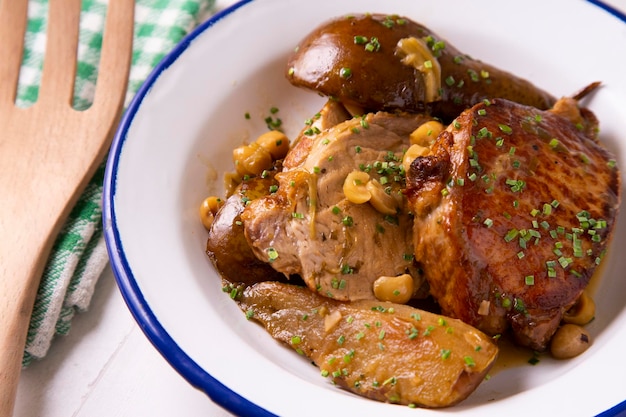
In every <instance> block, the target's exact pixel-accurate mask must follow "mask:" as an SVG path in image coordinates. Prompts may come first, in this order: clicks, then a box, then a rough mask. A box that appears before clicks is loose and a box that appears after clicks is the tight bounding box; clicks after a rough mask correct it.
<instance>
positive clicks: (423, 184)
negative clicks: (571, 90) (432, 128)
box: [406, 99, 621, 350]
mask: <svg viewBox="0 0 626 417" xmlns="http://www.w3.org/2000/svg"><path fill="white" fill-rule="evenodd" d="M561 104H563V103H561ZM570 104H571V102H570ZM574 105H575V104H574ZM560 107H561V110H560V111H559V113H560V114H563V113H564V111H563V108H562V106H560ZM571 110H572V112H571V113H574V114H575V113H576V109H575V108H574V109H571ZM570 119H571V118H570ZM584 130H585V129H581V128H579V127H577V126H576V125H574V124H573V123H571V122H570V120H568V119H566V118H564V117H561V116H560V115H559V114H556V113H555V112H552V111H539V110H537V109H535V108H532V107H527V106H523V105H519V104H515V103H513V102H510V101H506V100H503V99H496V100H491V101H490V102H485V103H480V104H478V105H476V106H474V107H472V108H470V109H468V110H466V111H464V112H463V113H462V114H461V115H460V116H459V117H458V118H457V119H456V120H455V121H454V122H453V123H452V124H451V125H450V126H449V127H448V128H447V130H445V131H444V132H442V134H441V135H440V136H439V137H438V140H437V141H436V142H435V144H434V145H433V147H432V149H431V154H429V155H427V156H423V157H419V158H417V159H415V160H414V161H413V163H412V164H411V167H410V170H409V172H408V173H407V190H406V195H407V198H408V200H409V202H410V206H411V208H412V210H413V212H414V214H415V220H414V245H415V255H416V259H417V261H419V262H420V263H421V264H422V266H423V269H424V273H425V276H426V279H427V280H428V282H429V284H430V291H431V293H432V295H433V296H434V298H435V299H436V300H437V301H438V303H439V305H440V306H441V308H442V312H443V314H446V315H450V316H452V317H456V318H459V319H461V320H463V321H465V322H467V323H469V324H472V325H475V326H477V327H478V328H479V329H481V330H483V331H485V332H487V333H488V334H498V333H502V332H504V331H505V330H507V328H509V327H510V328H511V329H512V332H513V334H514V336H515V339H516V340H517V342H518V343H519V344H521V345H523V346H528V347H530V348H532V349H535V350H544V349H545V348H546V346H547V343H548V342H549V340H550V338H551V336H552V335H553V334H554V332H555V330H556V329H557V327H558V325H559V322H560V321H561V317H562V314H563V312H564V311H566V310H567V309H568V308H569V307H570V306H572V304H573V303H574V302H575V301H576V299H577V298H578V297H579V295H580V294H581V292H582V291H583V289H584V288H585V286H586V285H587V283H588V282H589V279H590V278H591V276H592V275H593V273H594V271H595V270H596V269H597V267H598V265H599V263H600V261H601V260H602V258H603V257H604V255H605V253H606V251H607V248H608V244H609V241H610V238H611V234H612V231H613V227H614V223H615V218H616V215H617V212H618V207H619V203H620V191H621V185H620V174H619V171H618V168H617V167H616V165H615V160H614V157H613V155H612V154H611V153H610V152H609V151H608V150H607V149H605V148H604V147H603V146H602V145H601V144H600V143H599V142H598V141H597V140H596V139H595V138H593V137H590V136H589V135H586V134H585V132H584Z"/></svg>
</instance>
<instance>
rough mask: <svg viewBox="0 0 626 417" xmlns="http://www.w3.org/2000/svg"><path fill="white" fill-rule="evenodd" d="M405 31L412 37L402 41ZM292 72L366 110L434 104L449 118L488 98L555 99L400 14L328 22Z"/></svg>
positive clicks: (304, 45)
mask: <svg viewBox="0 0 626 417" xmlns="http://www.w3.org/2000/svg"><path fill="white" fill-rule="evenodd" d="M403 39H409V41H407V42H406V44H405V45H403V47H402V48H400V49H399V48H398V43H399V42H400V41H401V40H403ZM403 42H405V41H403ZM403 59H404V61H405V63H403V62H402V60H403ZM438 68H439V71H440V74H439V76H438V77H433V76H432V75H433V72H436V71H438ZM286 76H287V78H288V79H289V81H290V82H291V83H292V84H294V85H296V86H298V87H304V88H308V89H311V90H314V91H316V92H319V93H321V94H323V95H326V96H330V97H335V98H337V99H338V100H340V101H342V102H344V103H345V104H347V105H353V106H357V107H361V108H363V109H364V110H365V111H378V110H396V109H399V110H404V111H411V112H423V111H432V114H433V115H434V116H436V117H441V118H443V119H444V120H446V121H449V120H451V119H453V118H454V117H456V116H457V115H458V114H459V113H460V112H461V111H463V110H464V109H465V108H467V107H470V106H471V105H473V104H476V103H478V102H480V101H482V100H483V99H486V98H494V97H501V98H507V99H509V100H512V101H516V102H519V103H522V104H526V105H530V106H534V107H537V108H540V109H547V108H550V107H551V106H552V104H553V103H554V101H555V100H554V98H553V97H552V96H551V95H550V94H548V93H546V92H544V91H542V90H540V89H539V88H537V87H535V86H534V85H533V84H531V83H530V82H529V81H527V80H524V79H521V78H519V77H517V76H515V75H513V74H511V73H508V72H506V71H503V70H500V69H498V68H496V67H494V66H492V65H489V64H487V63H484V62H481V61H478V60H475V59H472V58H471V57H469V56H467V55H466V54H464V53H462V52H460V51H459V50H457V49H456V48H455V47H454V46H453V45H451V44H450V43H449V42H446V41H445V40H444V39H443V38H441V37H439V36H438V35H437V34H435V33H433V32H432V31H431V30H430V29H428V28H426V27H424V26H422V25H420V24H418V23H416V22H414V21H412V20H410V19H407V18H405V17H400V16H394V15H383V14H364V15H362V14H356V15H350V16H345V17H340V18H336V19H334V20H331V21H329V22H326V23H324V24H322V25H321V26H319V27H318V28H317V29H315V30H313V31H312V32H311V33H310V34H309V35H308V36H307V37H305V38H304V39H303V40H302V41H301V42H300V44H299V45H298V47H297V48H296V50H295V52H294V53H293V54H292V55H291V56H290V57H289V59H288V62H287V69H286Z"/></svg>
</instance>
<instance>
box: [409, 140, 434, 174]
mask: <svg viewBox="0 0 626 417" xmlns="http://www.w3.org/2000/svg"><path fill="white" fill-rule="evenodd" d="M429 153H430V148H427V147H425V146H422V145H417V144H415V145H411V147H410V148H409V149H407V151H406V152H405V153H404V156H403V157H402V166H403V167H404V171H405V172H409V168H410V167H411V163H412V162H413V161H414V160H415V159H417V158H419V157H420V156H426V155H428V154H429Z"/></svg>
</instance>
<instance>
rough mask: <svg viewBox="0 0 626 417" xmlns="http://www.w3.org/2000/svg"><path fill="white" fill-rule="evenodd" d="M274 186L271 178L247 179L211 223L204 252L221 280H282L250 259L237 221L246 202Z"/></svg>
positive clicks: (250, 281)
mask: <svg viewBox="0 0 626 417" xmlns="http://www.w3.org/2000/svg"><path fill="white" fill-rule="evenodd" d="M268 172H269V171H268ZM275 185H276V181H275V180H274V179H273V176H268V177H266V178H261V177H253V178H250V179H247V180H246V181H244V182H242V183H241V184H240V185H239V186H238V187H237V188H236V190H235V192H234V193H233V194H232V195H231V196H230V197H229V198H228V199H227V200H226V202H225V203H224V205H223V206H222V207H221V209H220V210H219V211H218V212H217V215H216V216H215V219H214V220H213V223H212V225H211V228H210V229H209V237H208V239H207V246H206V253H207V255H208V256H209V258H210V259H211V261H212V262H213V264H214V265H215V268H216V269H217V270H218V271H219V272H220V274H221V275H222V277H224V278H226V279H227V280H228V281H230V282H243V283H247V284H251V283H254V282H259V281H268V280H278V279H281V278H282V277H283V274H280V273H278V272H276V271H275V270H274V269H273V268H272V267H271V266H270V265H269V264H267V263H266V262H262V261H260V260H258V259H257V258H256V256H254V254H253V253H252V249H250V246H249V245H248V242H247V241H246V237H245V236H244V233H243V225H242V223H241V218H240V214H241V212H242V211H243V209H244V208H245V206H246V204H247V202H248V201H250V200H254V199H255V198H259V197H261V196H264V195H266V194H269V193H270V187H272V186H275Z"/></svg>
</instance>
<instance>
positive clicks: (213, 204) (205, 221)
mask: <svg viewBox="0 0 626 417" xmlns="http://www.w3.org/2000/svg"><path fill="white" fill-rule="evenodd" d="M223 205H224V200H222V199H221V198H219V197H215V196H211V197H207V198H205V199H204V201H203V202H202V204H200V220H202V225H203V226H204V228H205V229H207V230H209V229H210V228H211V225H212V224H213V220H215V216H216V215H217V212H218V211H219V209H220V208H221V207H222V206H223Z"/></svg>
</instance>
